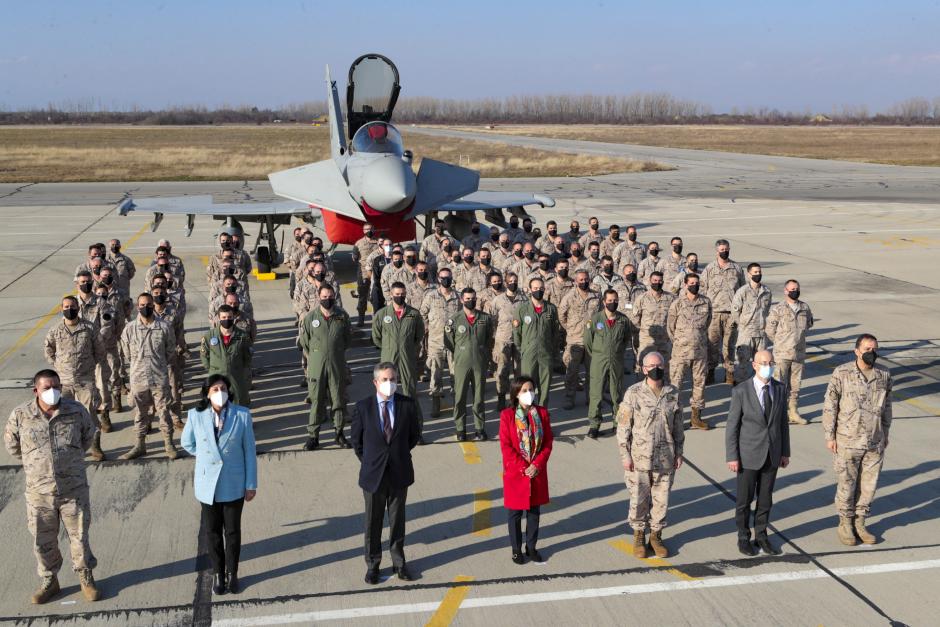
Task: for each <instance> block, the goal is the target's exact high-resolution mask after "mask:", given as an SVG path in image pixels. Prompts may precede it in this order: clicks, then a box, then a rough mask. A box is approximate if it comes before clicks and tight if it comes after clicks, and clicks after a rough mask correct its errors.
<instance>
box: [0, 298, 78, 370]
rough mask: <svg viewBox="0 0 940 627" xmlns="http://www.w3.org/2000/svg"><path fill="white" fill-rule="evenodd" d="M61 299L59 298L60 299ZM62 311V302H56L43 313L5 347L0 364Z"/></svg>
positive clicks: (0, 356)
mask: <svg viewBox="0 0 940 627" xmlns="http://www.w3.org/2000/svg"><path fill="white" fill-rule="evenodd" d="M66 296H71V294H63V295H62V298H65V297H66ZM60 300H61V299H60ZM60 313H62V303H61V302H60V303H57V304H56V306H55V307H53V308H52V309H50V310H49V313H47V314H45V315H44V316H43V317H42V318H40V319H39V320H38V321H37V322H36V324H34V325H33V327H32V328H31V329H30V330H29V331H27V332H26V333H24V334H23V335H21V336H20V339H18V340H16V343H14V344H13V346H11V347H10V348H8V349H6V350H5V351H4V352H3V354H2V355H0V364H2V363H3V362H5V361H6V360H7V359H8V358H9V357H11V356H13V354H14V353H16V352H17V351H18V350H20V349H21V348H23V347H24V346H26V343H27V342H28V341H29V340H30V339H31V338H32V337H33V336H34V335H36V334H37V333H39V332H40V331H41V330H42V329H43V327H45V326H46V325H47V324H48V323H49V321H50V320H52V318H53V317H55V315H56V314H60Z"/></svg>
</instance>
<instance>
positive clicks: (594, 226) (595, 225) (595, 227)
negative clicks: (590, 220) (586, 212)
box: [590, 224, 600, 231]
mask: <svg viewBox="0 0 940 627" xmlns="http://www.w3.org/2000/svg"><path fill="white" fill-rule="evenodd" d="M590 226H591V230H592V231H596V230H597V229H598V228H600V225H599V224H592V225H590Z"/></svg>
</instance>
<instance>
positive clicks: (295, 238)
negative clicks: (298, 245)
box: [294, 235, 303, 242]
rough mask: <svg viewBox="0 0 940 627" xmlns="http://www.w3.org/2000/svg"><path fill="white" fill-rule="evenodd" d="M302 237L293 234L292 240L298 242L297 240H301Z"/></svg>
mask: <svg viewBox="0 0 940 627" xmlns="http://www.w3.org/2000/svg"><path fill="white" fill-rule="evenodd" d="M302 239H303V238H302V237H301V236H299V235H295V236H294V241H295V242H299V241H300V240H302Z"/></svg>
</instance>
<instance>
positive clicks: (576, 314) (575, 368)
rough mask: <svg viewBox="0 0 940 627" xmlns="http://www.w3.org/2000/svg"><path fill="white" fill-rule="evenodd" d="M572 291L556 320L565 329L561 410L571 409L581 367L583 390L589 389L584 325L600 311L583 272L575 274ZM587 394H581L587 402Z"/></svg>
mask: <svg viewBox="0 0 940 627" xmlns="http://www.w3.org/2000/svg"><path fill="white" fill-rule="evenodd" d="M574 278H575V289H573V290H571V291H570V292H568V294H567V295H566V296H565V297H564V298H563V299H562V301H561V305H560V306H559V307H558V321H559V322H560V323H561V326H562V327H563V328H564V329H565V354H564V355H563V356H562V360H563V362H564V364H565V404H564V408H565V409H573V408H574V397H575V394H576V393H577V391H578V379H579V377H580V376H581V368H582V366H583V367H584V370H585V378H586V379H587V381H586V382H585V385H584V389H585V390H589V389H590V383H591V357H590V355H589V354H588V352H587V351H586V350H584V325H585V324H586V323H587V322H588V321H589V320H590V319H591V316H593V315H594V314H595V313H597V311H598V310H599V309H600V308H601V303H600V298H599V297H598V294H597V292H595V291H593V290H591V279H590V275H589V273H588V272H587V270H578V271H577V272H576V273H575V277H574ZM587 398H588V394H585V400H587Z"/></svg>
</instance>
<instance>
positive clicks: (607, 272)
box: [591, 255, 623, 294]
mask: <svg viewBox="0 0 940 627" xmlns="http://www.w3.org/2000/svg"><path fill="white" fill-rule="evenodd" d="M620 283H623V278H621V277H620V275H619V274H617V273H616V272H615V271H614V260H613V258H612V257H611V256H610V255H604V256H603V257H601V265H600V272H598V273H597V274H595V275H594V278H592V279H591V288H592V289H594V290H595V291H597V293H598V294H603V293H604V292H606V291H607V290H616V289H617V285H618V284H620Z"/></svg>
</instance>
